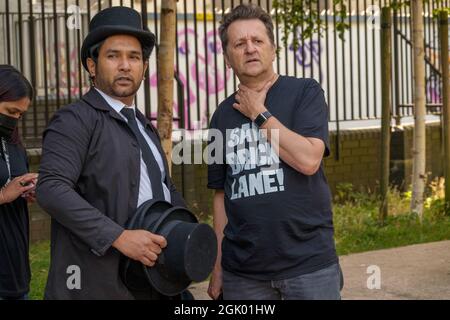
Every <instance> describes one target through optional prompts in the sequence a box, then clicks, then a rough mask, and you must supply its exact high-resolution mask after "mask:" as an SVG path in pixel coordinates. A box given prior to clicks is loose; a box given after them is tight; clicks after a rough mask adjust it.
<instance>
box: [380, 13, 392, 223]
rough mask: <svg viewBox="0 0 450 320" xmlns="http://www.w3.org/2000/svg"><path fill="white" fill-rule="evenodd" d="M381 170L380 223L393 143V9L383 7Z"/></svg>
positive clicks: (385, 203)
mask: <svg viewBox="0 0 450 320" xmlns="http://www.w3.org/2000/svg"><path fill="white" fill-rule="evenodd" d="M381 107H382V111H381V171H380V199H381V205H380V212H379V219H380V223H381V224H384V221H385V219H386V217H387V215H388V200H389V199H388V191H389V160H390V144H391V10H390V8H389V7H384V8H382V9H381Z"/></svg>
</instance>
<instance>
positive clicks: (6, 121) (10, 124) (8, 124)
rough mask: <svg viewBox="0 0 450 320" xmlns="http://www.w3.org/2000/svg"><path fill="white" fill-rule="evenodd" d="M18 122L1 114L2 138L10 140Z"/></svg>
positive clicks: (0, 134) (0, 133) (0, 128)
mask: <svg viewBox="0 0 450 320" xmlns="http://www.w3.org/2000/svg"><path fill="white" fill-rule="evenodd" d="M18 122H19V121H18V119H17V118H13V117H10V116H7V115H4V114H2V113H0V136H1V137H5V138H6V139H10V138H11V136H12V133H13V131H14V129H15V128H16V127H17V123H18Z"/></svg>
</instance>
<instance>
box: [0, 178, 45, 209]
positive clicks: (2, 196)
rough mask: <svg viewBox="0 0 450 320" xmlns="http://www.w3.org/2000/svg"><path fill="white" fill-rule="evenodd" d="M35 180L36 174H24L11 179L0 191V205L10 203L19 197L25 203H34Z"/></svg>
mask: <svg viewBox="0 0 450 320" xmlns="http://www.w3.org/2000/svg"><path fill="white" fill-rule="evenodd" d="M37 178H38V174H37V173H26V174H24V175H22V176H19V177H15V178H14V179H12V180H11V181H10V182H8V183H7V184H5V185H4V186H3V187H2V188H1V189H0V204H4V203H9V202H12V201H14V200H16V199H17V198H18V197H19V196H22V197H24V198H25V199H26V200H27V201H34V200H35V196H34V190H35V188H36V183H37Z"/></svg>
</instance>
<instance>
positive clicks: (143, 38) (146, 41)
mask: <svg viewBox="0 0 450 320" xmlns="http://www.w3.org/2000/svg"><path fill="white" fill-rule="evenodd" d="M118 34H127V35H132V36H135V37H136V38H138V40H139V41H140V42H141V45H142V49H143V50H144V51H146V52H148V54H149V55H150V53H151V52H152V50H153V47H154V46H155V41H156V38H155V35H154V34H153V33H152V32H150V30H148V28H146V27H144V26H143V25H142V19H141V15H140V14H139V12H137V11H136V10H134V9H131V8H128V7H111V8H106V9H104V10H101V11H99V12H98V13H97V14H96V15H95V16H94V17H93V18H92V20H91V21H90V22H89V33H88V34H87V36H86V38H85V39H84V41H83V45H82V47H81V62H82V63H83V66H84V68H85V69H86V70H87V71H89V70H88V68H87V64H86V59H87V58H89V56H90V54H89V50H90V49H91V47H92V46H93V45H95V44H98V43H99V42H101V41H103V40H105V39H106V38H108V37H110V36H114V35H118Z"/></svg>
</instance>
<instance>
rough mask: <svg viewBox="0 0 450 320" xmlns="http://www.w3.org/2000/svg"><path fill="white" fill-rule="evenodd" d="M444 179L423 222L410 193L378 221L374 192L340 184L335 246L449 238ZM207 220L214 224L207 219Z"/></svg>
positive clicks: (42, 254)
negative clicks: (381, 222)
mask: <svg viewBox="0 0 450 320" xmlns="http://www.w3.org/2000/svg"><path fill="white" fill-rule="evenodd" d="M442 190H443V182H442V181H440V180H438V181H435V182H432V183H431V184H430V186H429V188H428V190H427V194H426V196H427V197H426V201H425V210H424V214H423V219H422V222H421V221H420V219H419V218H418V217H417V216H416V215H414V214H411V212H410V210H409V203H410V199H411V193H410V192H406V193H401V192H399V191H398V190H395V189H392V190H391V191H390V192H389V216H388V218H387V219H386V221H385V223H384V224H382V225H381V224H380V223H379V220H378V207H379V201H378V199H377V196H376V195H375V194H373V193H368V192H362V191H355V190H354V189H353V186H352V185H350V184H342V185H340V186H338V188H337V191H336V195H335V199H334V208H333V212H334V225H335V240H336V249H337V252H338V254H339V255H345V254H350V253H357V252H363V251H370V250H378V249H387V248H393V247H400V246H406V245H411V244H417V243H426V242H433V241H441V240H450V216H449V215H445V214H444V211H445V210H444V202H443V191H442ZM206 222H208V223H211V221H210V219H209V221H208V220H206ZM49 255H50V254H49V242H48V241H43V242H39V243H35V244H33V245H31V248H30V260H31V269H32V279H31V291H30V299H42V297H43V292H44V289H45V282H46V280H47V270H48V265H49Z"/></svg>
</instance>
